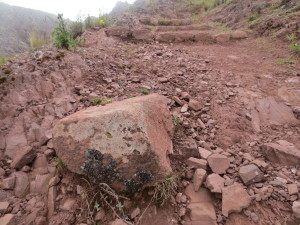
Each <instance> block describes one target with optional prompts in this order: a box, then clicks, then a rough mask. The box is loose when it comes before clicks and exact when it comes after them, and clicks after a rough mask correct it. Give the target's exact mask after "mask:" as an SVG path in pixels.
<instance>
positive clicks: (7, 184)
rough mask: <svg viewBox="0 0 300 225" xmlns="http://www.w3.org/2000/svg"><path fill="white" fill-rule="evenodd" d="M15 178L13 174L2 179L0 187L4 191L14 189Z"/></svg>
mask: <svg viewBox="0 0 300 225" xmlns="http://www.w3.org/2000/svg"><path fill="white" fill-rule="evenodd" d="M15 182H16V176H15V175H14V174H13V175H11V176H10V177H7V178H5V179H3V180H2V181H1V183H0V187H1V188H2V189H4V190H12V189H14V187H15Z"/></svg>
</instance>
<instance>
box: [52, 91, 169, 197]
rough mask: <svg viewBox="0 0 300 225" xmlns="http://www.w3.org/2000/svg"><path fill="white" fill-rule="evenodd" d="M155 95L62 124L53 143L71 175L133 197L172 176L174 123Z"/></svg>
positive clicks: (162, 100) (163, 102)
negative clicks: (125, 192) (144, 186)
mask: <svg viewBox="0 0 300 225" xmlns="http://www.w3.org/2000/svg"><path fill="white" fill-rule="evenodd" d="M167 102H168V101H167V99H166V98H165V97H163V96H161V95H158V94H151V95H147V96H143V97H136V98H130V99H126V100H124V101H121V102H114V103H111V104H108V105H106V106H99V107H98V106H97V107H90V108H88V109H85V110H82V111H79V112H77V113H75V114H73V115H70V116H68V117H66V118H64V119H62V120H60V121H59V122H58V123H57V124H56V125H55V127H54V131H53V144H54V147H55V149H56V151H57V154H58V156H59V157H60V158H61V159H62V161H63V162H64V164H65V165H66V166H67V168H68V169H70V170H71V171H73V172H76V173H79V174H86V175H88V176H89V177H90V178H91V179H92V180H94V181H95V182H99V181H100V182H104V183H108V184H111V185H113V187H114V188H115V189H116V190H117V191H128V192H135V191H137V190H138V189H140V188H141V187H142V186H143V185H144V184H145V183H147V184H151V183H152V184H153V183H155V182H157V181H158V180H160V179H164V178H165V177H166V176H167V175H169V174H170V172H171V166H170V162H169V159H168V154H169V153H171V152H172V150H173V149H172V141H171V137H172V135H173V124H172V120H171V115H170V112H169V110H168V108H167Z"/></svg>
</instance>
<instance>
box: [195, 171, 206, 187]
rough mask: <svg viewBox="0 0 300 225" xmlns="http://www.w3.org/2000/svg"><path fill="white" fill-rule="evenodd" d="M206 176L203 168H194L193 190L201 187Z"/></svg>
mask: <svg viewBox="0 0 300 225" xmlns="http://www.w3.org/2000/svg"><path fill="white" fill-rule="evenodd" d="M206 176H207V173H206V170H204V169H196V171H195V173H194V178H193V184H194V189H195V191H198V190H199V188H200V187H201V185H202V183H203V182H204V181H205V178H206Z"/></svg>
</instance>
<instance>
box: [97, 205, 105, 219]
mask: <svg viewBox="0 0 300 225" xmlns="http://www.w3.org/2000/svg"><path fill="white" fill-rule="evenodd" d="M104 217H105V211H104V209H103V208H100V209H99V211H98V212H97V213H96V215H95V221H100V220H103V219H104Z"/></svg>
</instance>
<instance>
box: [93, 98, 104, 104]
mask: <svg viewBox="0 0 300 225" xmlns="http://www.w3.org/2000/svg"><path fill="white" fill-rule="evenodd" d="M93 103H94V105H99V104H101V103H102V99H101V98H94V99H93Z"/></svg>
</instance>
